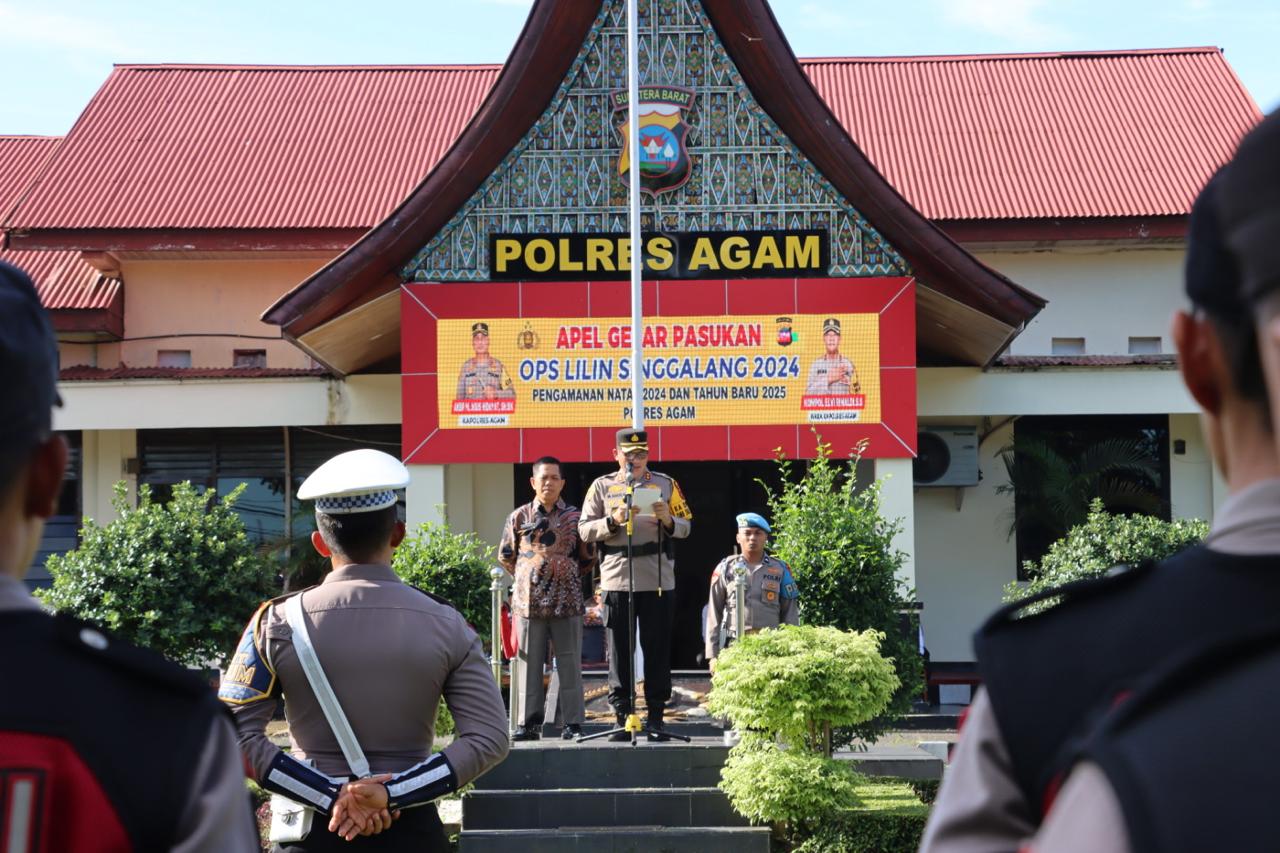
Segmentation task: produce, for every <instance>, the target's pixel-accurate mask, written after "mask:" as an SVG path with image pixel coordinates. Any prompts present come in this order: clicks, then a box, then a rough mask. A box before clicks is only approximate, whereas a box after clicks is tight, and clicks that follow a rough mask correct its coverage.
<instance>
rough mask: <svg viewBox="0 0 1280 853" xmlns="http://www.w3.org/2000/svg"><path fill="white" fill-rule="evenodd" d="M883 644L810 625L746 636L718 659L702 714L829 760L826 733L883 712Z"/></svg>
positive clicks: (865, 635)
mask: <svg viewBox="0 0 1280 853" xmlns="http://www.w3.org/2000/svg"><path fill="white" fill-rule="evenodd" d="M883 639H884V635H883V634H881V633H879V632H876V631H865V632H862V633H856V632H852V631H841V630H838V629H836V628H820V627H817V626H814V625H783V626H780V627H778V628H775V629H773V630H770V631H760V632H758V633H755V634H748V635H747V636H746V637H743V638H742V639H741V640H740V641H738V642H735V643H734V644H733V645H731V646H729V648H727V649H725V650H724V651H723V652H721V654H720V657H719V659H718V660H717V661H716V672H715V675H714V676H713V677H712V680H711V685H712V690H711V696H710V698H709V700H708V702H707V707H708V709H709V710H710V711H711V712H712V713H713V714H723V715H725V716H727V717H729V719H731V720H733V724H734V726H736V727H737V728H739V729H747V730H753V731H758V732H763V733H765V734H766V735H767V736H768V737H769V738H771V739H772V738H774V737H780V738H781V739H782V740H784V741H786V742H787V743H788V744H790V745H792V746H793V747H799V748H802V749H805V750H807V751H810V752H814V753H819V754H822V755H828V756H829V755H830V752H831V750H830V742H829V740H828V735H829V730H830V729H831V728H834V727H837V726H855V725H858V724H860V723H864V722H866V721H867V720H870V719H872V718H873V717H875V716H876V715H878V714H880V713H882V712H883V711H884V709H885V706H886V705H887V704H888V703H889V700H890V698H891V697H892V695H893V692H894V690H895V689H896V688H897V687H898V678H897V676H896V675H895V674H894V671H893V664H892V662H891V661H888V660H886V659H885V658H884V657H882V656H881V655H880V644H881V642H882V641H883Z"/></svg>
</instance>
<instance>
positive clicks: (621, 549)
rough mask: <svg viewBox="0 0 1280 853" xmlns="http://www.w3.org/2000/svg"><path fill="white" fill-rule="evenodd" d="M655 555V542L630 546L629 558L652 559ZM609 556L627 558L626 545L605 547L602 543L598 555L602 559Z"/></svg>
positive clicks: (656, 546) (656, 544) (656, 549)
mask: <svg viewBox="0 0 1280 853" xmlns="http://www.w3.org/2000/svg"><path fill="white" fill-rule="evenodd" d="M656 553H658V543H657V542H645V543H644V544H641V545H632V546H631V556H633V557H652V556H653V555H654V554H656ZM610 554H621V555H622V556H624V557H625V556H627V546H626V545H605V544H603V543H602V544H601V545H600V555H601V556H602V557H607V556H609V555H610Z"/></svg>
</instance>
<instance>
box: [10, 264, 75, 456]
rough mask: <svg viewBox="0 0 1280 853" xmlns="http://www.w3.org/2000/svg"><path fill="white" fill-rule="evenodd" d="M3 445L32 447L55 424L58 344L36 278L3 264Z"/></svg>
mask: <svg viewBox="0 0 1280 853" xmlns="http://www.w3.org/2000/svg"><path fill="white" fill-rule="evenodd" d="M0 376H3V377H4V382H5V390H4V393H3V394H0V442H5V443H10V442H19V443H31V444H34V442H35V440H36V439H38V438H39V437H41V436H42V435H44V434H45V433H47V432H49V430H50V429H51V428H52V426H53V407H54V406H60V405H62V400H61V399H60V398H59V397H58V342H57V340H56V339H55V338H54V336H53V326H52V325H50V323H49V315H48V314H47V313H46V312H45V310H44V308H43V307H42V306H41V305H40V297H39V296H38V295H36V288H35V285H33V284H32V283H31V278H30V277H29V276H28V275H27V274H26V273H25V272H23V271H22V270H20V269H18V268H17V267H14V266H10V265H9V264H6V263H3V262H0Z"/></svg>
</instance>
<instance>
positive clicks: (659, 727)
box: [645, 718, 667, 743]
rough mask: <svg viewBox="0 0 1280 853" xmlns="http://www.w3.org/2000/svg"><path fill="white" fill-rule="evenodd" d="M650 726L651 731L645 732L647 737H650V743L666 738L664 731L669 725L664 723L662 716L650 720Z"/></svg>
mask: <svg viewBox="0 0 1280 853" xmlns="http://www.w3.org/2000/svg"><path fill="white" fill-rule="evenodd" d="M648 728H649V731H647V732H645V737H646V738H647V739H648V741H649V743H658V742H659V741H664V740H666V738H665V737H664V736H663V733H664V732H666V730H667V727H666V726H664V725H663V724H662V718H658V719H656V720H652V719H651V720H649V725H648Z"/></svg>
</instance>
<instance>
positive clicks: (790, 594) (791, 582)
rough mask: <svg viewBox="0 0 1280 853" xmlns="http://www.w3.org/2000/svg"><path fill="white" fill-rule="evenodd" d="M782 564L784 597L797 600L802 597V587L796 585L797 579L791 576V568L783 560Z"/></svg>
mask: <svg viewBox="0 0 1280 853" xmlns="http://www.w3.org/2000/svg"><path fill="white" fill-rule="evenodd" d="M778 562H779V563H781V564H782V597H783V598H789V599H796V598H799V597H800V587H799V586H798V585H797V584H796V579H795V578H793V577H792V576H791V567H790V566H788V565H787V564H786V563H783V562H782V561H781V560H778Z"/></svg>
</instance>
